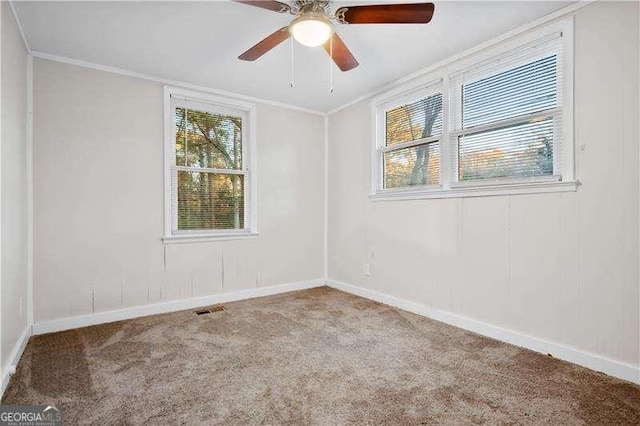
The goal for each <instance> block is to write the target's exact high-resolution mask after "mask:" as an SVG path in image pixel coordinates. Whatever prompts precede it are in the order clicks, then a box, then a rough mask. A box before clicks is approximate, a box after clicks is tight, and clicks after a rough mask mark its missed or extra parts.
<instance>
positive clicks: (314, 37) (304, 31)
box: [289, 14, 334, 47]
mask: <svg viewBox="0 0 640 426" xmlns="http://www.w3.org/2000/svg"><path fill="white" fill-rule="evenodd" d="M333 31H334V30H333V25H331V23H330V22H329V20H328V19H327V18H325V17H324V16H322V15H320V14H318V15H316V14H313V15H311V14H307V15H304V16H301V17H299V18H297V19H295V20H294V21H293V22H291V25H289V32H290V33H291V35H292V36H293V38H294V39H295V40H296V41H297V42H298V43H300V44H302V45H304V46H308V47H317V46H320V45H322V44H324V43H325V42H326V41H327V40H329V37H331V35H332V34H333Z"/></svg>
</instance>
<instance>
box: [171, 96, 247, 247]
mask: <svg viewBox="0 0 640 426" xmlns="http://www.w3.org/2000/svg"><path fill="white" fill-rule="evenodd" d="M169 108H170V117H171V125H170V128H171V135H170V137H171V140H170V152H169V157H170V177H169V178H170V182H171V183H170V186H171V188H170V203H171V208H170V210H171V231H170V232H171V234H170V235H185V234H188V235H212V236H214V235H225V234H226V235H229V234H237V233H251V232H252V230H253V227H254V224H253V223H252V222H251V219H252V216H253V215H252V212H253V209H254V208H255V206H253V205H252V204H251V200H252V197H251V193H252V191H253V190H254V189H253V188H252V181H251V179H250V177H251V174H250V169H249V164H250V161H249V156H250V155H252V154H253V153H251V152H249V119H248V116H249V114H248V112H247V111H245V110H240V109H237V108H233V107H232V106H229V105H226V104H224V103H218V102H207V101H203V100H198V99H192V98H189V97H185V96H180V95H174V94H171V95H170V101H169ZM177 108H184V109H187V110H196V111H202V112H208V113H211V114H216V115H229V116H235V117H239V118H241V119H242V129H241V132H242V168H241V169H220V168H209V167H191V166H179V165H177V164H176V152H177V150H176V138H175V135H176V123H175V111H176V109H177ZM179 171H184V172H195V173H209V174H213V175H241V176H244V185H243V186H244V188H243V189H244V194H243V201H244V209H243V225H244V226H243V228H238V229H216V228H203V229H179V228H178V220H179V217H178V172H179ZM165 234H166V233H165Z"/></svg>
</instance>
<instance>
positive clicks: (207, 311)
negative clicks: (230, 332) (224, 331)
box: [194, 306, 227, 315]
mask: <svg viewBox="0 0 640 426" xmlns="http://www.w3.org/2000/svg"><path fill="white" fill-rule="evenodd" d="M226 310H227V308H225V307H224V306H212V307H210V308H204V309H199V310H197V311H195V312H194V313H195V314H196V315H207V314H212V313H214V312H222V311H226Z"/></svg>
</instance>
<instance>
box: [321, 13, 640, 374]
mask: <svg viewBox="0 0 640 426" xmlns="http://www.w3.org/2000/svg"><path fill="white" fill-rule="evenodd" d="M638 15H639V9H638V3H634V2H632V3H609V2H598V3H596V4H593V5H590V6H587V7H585V8H582V9H579V10H578V11H577V12H576V18H575V141H576V146H577V149H576V152H577V153H576V162H577V178H578V179H579V180H580V181H581V182H582V184H583V185H582V186H581V187H580V188H579V189H578V191H577V193H553V194H539V195H519V196H495V197H486V198H464V199H460V198H458V199H439V200H417V201H377V202H372V201H370V200H369V199H368V195H369V193H370V188H371V183H370V182H371V174H372V165H371V158H372V156H371V150H372V147H373V139H372V138H373V135H372V125H371V106H370V101H363V102H361V103H359V104H356V105H354V106H352V107H349V108H348V109H345V110H342V111H340V112H338V113H335V114H333V115H331V116H330V120H329V123H330V129H329V140H330V146H329V193H330V194H331V197H330V204H329V278H330V279H333V280H336V281H341V282H345V283H348V284H351V285H355V286H359V287H362V288H365V289H370V290H374V291H378V292H380V293H384V294H387V295H391V296H394V297H397V298H401V299H405V300H409V301H412V302H416V303H421V304H423V305H425V306H427V307H429V308H432V309H436V310H441V311H446V312H449V313H452V314H455V315H460V316H464V317H467V318H470V319H473V320H477V321H481V322H484V323H488V324H490V325H493V326H497V327H502V328H504V329H507V330H513V331H515V332H518V333H522V334H525V335H529V336H533V337H535V338H538V339H542V340H546V341H550V342H556V343H558V344H560V345H564V346H567V347H570V348H575V349H577V350H578V351H582V352H588V353H593V354H597V355H599V356H602V357H605V358H609V359H612V360H615V361H618V362H622V363H627V364H631V365H635V366H638V365H640V353H639V350H640V341H639V336H640V326H639V323H640V310H639V302H640V294H639V287H640V286H639V275H638V274H639V270H638V258H639V250H638V235H639V229H638V224H639V214H638V202H639V176H638V167H639V162H638V158H639V152H638V142H639V134H638V126H639V114H640V110H639V107H638V93H639V90H640V87H639V83H638V71H639V70H638V63H639V56H638V55H639V53H638V52H639V51H640V46H639V42H638V40H639V33H638V27H639V22H638ZM364 262H369V263H370V264H371V275H370V276H369V277H367V276H365V275H364V274H363V263H364Z"/></svg>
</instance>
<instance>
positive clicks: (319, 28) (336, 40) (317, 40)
mask: <svg viewBox="0 0 640 426" xmlns="http://www.w3.org/2000/svg"><path fill="white" fill-rule="evenodd" d="M234 1H236V2H238V3H244V4H248V5H250V6H256V7H260V8H262V9H267V10H271V11H273V12H278V13H291V14H292V15H295V16H296V18H295V19H294V20H293V21H291V23H290V24H289V25H287V26H286V27H282V28H280V29H279V30H277V31H276V32H274V33H273V34H271V35H269V36H267V37H266V38H265V39H264V40H262V41H261V42H259V43H258V44H256V45H255V46H253V47H252V48H250V49H249V50H247V51H246V52H244V53H243V54H242V55H240V56H238V59H241V60H243V61H255V60H256V59H258V58H259V57H261V56H262V55H264V54H265V53H267V52H268V51H270V50H271V49H273V48H274V47H276V46H277V45H279V44H280V43H282V42H283V41H285V40H287V39H288V38H289V37H290V36H293V38H294V39H295V40H296V41H298V42H299V43H301V44H303V45H305V46H309V47H316V46H320V45H322V46H323V47H324V50H326V51H327V53H328V54H329V55H331V58H332V59H333V62H335V63H336V65H337V66H338V68H340V69H341V70H342V71H349V70H351V69H353V68H355V67H357V66H358V61H357V60H356V58H355V57H354V56H353V54H351V51H349V48H348V47H347V46H346V45H345V44H344V42H343V41H342V39H341V38H340V36H339V35H338V34H337V33H336V31H335V29H334V26H333V24H332V23H331V20H335V21H336V22H338V23H340V24H426V23H428V22H429V21H431V18H432V17H433V11H434V8H435V7H434V4H433V3H409V4H381V5H368V6H349V7H341V8H339V9H337V10H336V11H335V13H334V14H333V15H331V14H330V6H329V3H330V0H295V1H293V2H292V4H291V5H289V4H285V3H281V2H279V1H276V0H234Z"/></svg>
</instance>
